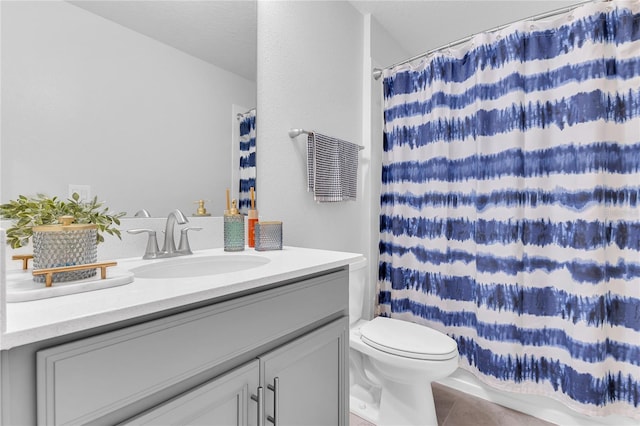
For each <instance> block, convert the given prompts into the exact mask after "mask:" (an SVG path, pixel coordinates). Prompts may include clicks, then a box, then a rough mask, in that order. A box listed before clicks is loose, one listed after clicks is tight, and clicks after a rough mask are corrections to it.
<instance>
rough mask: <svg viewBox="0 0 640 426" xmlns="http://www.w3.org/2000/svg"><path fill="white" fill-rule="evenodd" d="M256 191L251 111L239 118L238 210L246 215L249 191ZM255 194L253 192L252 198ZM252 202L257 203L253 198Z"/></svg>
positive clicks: (253, 112) (254, 121) (254, 143)
mask: <svg viewBox="0 0 640 426" xmlns="http://www.w3.org/2000/svg"><path fill="white" fill-rule="evenodd" d="M252 187H253V190H254V191H256V110H255V109H252V110H250V111H248V112H246V113H244V114H243V115H242V117H241V118H240V187H239V189H238V210H240V213H242V214H247V213H248V212H249V209H250V208H251V198H250V189H251V188H252ZM255 195H256V193H255V192H254V197H255ZM254 202H256V206H257V201H256V198H254Z"/></svg>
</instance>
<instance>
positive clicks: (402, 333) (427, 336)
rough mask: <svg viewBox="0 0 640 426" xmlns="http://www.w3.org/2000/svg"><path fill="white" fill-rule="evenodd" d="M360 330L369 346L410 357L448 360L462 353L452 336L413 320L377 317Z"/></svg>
mask: <svg viewBox="0 0 640 426" xmlns="http://www.w3.org/2000/svg"><path fill="white" fill-rule="evenodd" d="M360 333H361V334H362V337H361V339H362V341H363V342H365V343H366V344H368V345H369V346H372V347H374V348H376V349H379V350H381V351H383V352H387V353H390V354H394V355H398V356H404V357H406V358H415V359H424V360H446V359H451V358H454V357H457V356H458V345H457V343H456V341H455V340H453V339H452V338H451V337H449V336H447V335H446V334H444V333H441V332H439V331H437V330H434V329H432V328H429V327H425V326H423V325H419V324H415V323H412V322H407V321H401V320H397V319H393V318H386V317H376V318H374V319H373V320H371V321H369V322H368V323H366V324H364V325H363V326H362V327H360Z"/></svg>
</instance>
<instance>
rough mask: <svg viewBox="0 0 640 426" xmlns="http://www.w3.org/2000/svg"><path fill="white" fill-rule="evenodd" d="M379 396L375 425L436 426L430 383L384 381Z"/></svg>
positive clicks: (436, 420)
mask: <svg viewBox="0 0 640 426" xmlns="http://www.w3.org/2000/svg"><path fill="white" fill-rule="evenodd" d="M382 389H383V390H382V394H381V396H380V412H379V416H378V422H377V423H376V425H377V426H392V425H393V426H398V425H406V426H428V425H429V426H431V425H433V426H437V425H438V418H437V417H436V407H435V404H434V402H433V392H432V391H431V383H421V384H419V385H415V386H408V385H406V384H402V383H397V382H390V381H386V382H385V383H384V385H383V387H382Z"/></svg>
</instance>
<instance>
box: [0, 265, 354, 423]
mask: <svg viewBox="0 0 640 426" xmlns="http://www.w3.org/2000/svg"><path fill="white" fill-rule="evenodd" d="M347 315H348V269H347V268H346V267H340V268H338V269H335V270H331V271H327V272H324V273H318V274H314V275H312V276H307V277H305V278H303V279H292V280H288V281H284V282H280V283H277V284H272V285H270V286H268V287H267V288H262V289H260V291H255V290H254V291H250V292H246V293H245V294H237V295H233V296H229V297H227V298H226V299H224V300H220V299H216V300H209V301H203V302H202V303H199V304H198V305H197V306H185V307H183V308H181V309H178V310H175V309H173V310H171V311H170V312H159V313H158V314H156V315H154V316H152V317H145V318H144V319H138V320H129V321H126V322H124V323H118V324H113V325H110V326H109V327H107V328H104V327H102V328H100V329H99V330H95V331H94V332H84V333H82V334H81V335H67V336H64V337H59V338H56V339H52V340H49V341H46V342H39V343H34V344H30V345H26V346H23V347H19V348H13V349H11V350H9V351H3V354H2V379H1V380H2V388H1V389H2V393H1V398H2V407H3V411H2V413H1V414H2V420H3V424H8V425H9V424H21V425H29V424H33V425H35V424H42V425H45V424H46V425H79V424H125V425H134V424H179V425H187V424H208V425H209V424H211V425H216V424H224V425H229V424H234V425H271V424H272V423H270V420H274V421H275V422H276V424H277V425H282V426H284V425H302V424H326V425H347V424H348V317H347ZM259 389H260V391H259ZM260 394H261V395H260ZM34 395H36V398H34ZM258 396H260V397H258ZM258 402H260V404H259V403H258ZM4 407H11V409H10V410H7V409H4Z"/></svg>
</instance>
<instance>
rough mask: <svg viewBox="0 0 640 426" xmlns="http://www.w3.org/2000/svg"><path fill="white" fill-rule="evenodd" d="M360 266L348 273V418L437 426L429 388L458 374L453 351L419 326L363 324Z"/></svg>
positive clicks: (382, 320) (386, 321)
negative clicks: (435, 382) (352, 414)
mask: <svg viewBox="0 0 640 426" xmlns="http://www.w3.org/2000/svg"><path fill="white" fill-rule="evenodd" d="M366 266H367V260H366V259H362V260H361V261H358V262H356V263H353V264H351V265H350V268H349V346H350V350H349V386H350V392H349V393H350V405H351V406H350V409H351V412H353V413H354V414H356V415H358V416H360V417H362V418H364V419H365V420H367V421H369V422H372V423H374V424H376V425H378V426H391V425H393V426H400V425H437V424H438V422H437V419H436V411H435V406H434V404H433V394H432V393H431V382H432V381H434V380H438V379H442V378H444V377H447V376H448V375H450V374H451V373H453V372H454V371H455V370H456V368H458V345H457V344H456V342H455V340H453V339H452V338H450V337H449V336H447V335H445V334H443V333H440V332H439V331H436V330H433V329H431V328H429V327H425V326H422V325H418V324H414V323H411V322H407V321H401V320H397V319H392V318H386V317H376V318H374V319H373V320H371V321H367V320H365V319H363V306H364V301H365V297H366V271H367V268H366Z"/></svg>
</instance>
